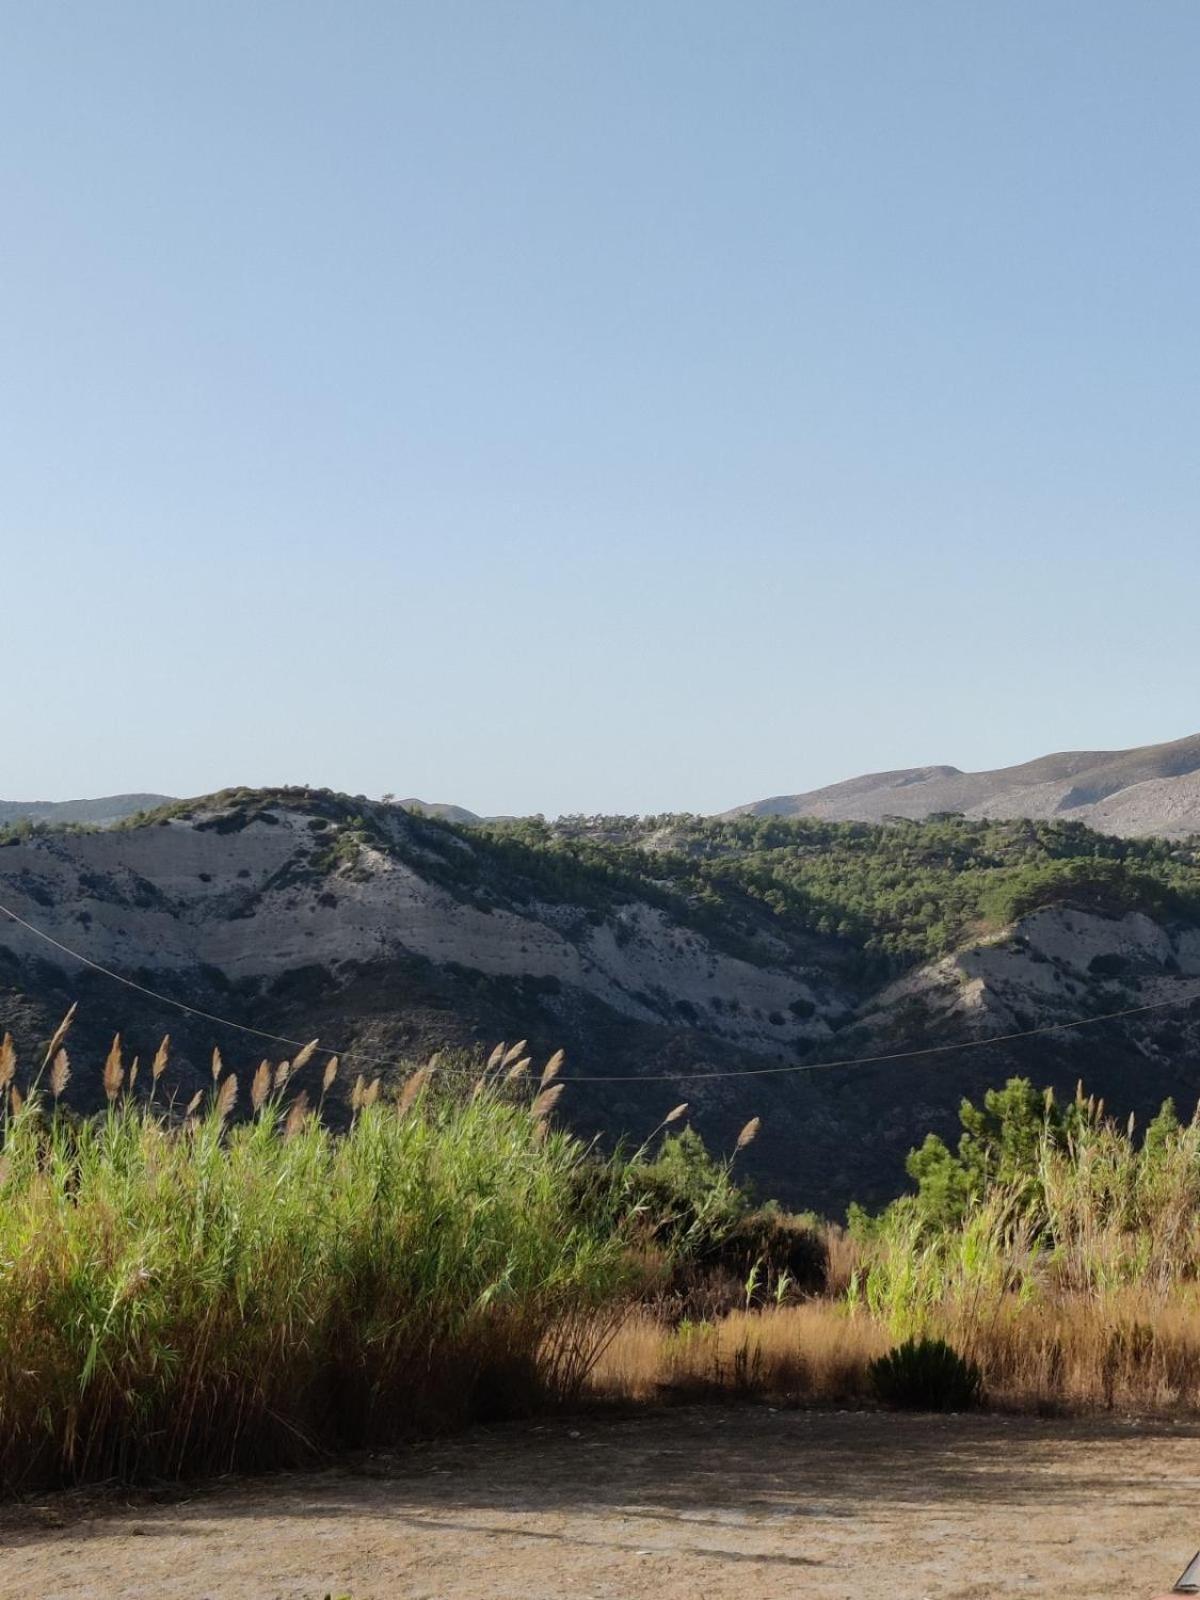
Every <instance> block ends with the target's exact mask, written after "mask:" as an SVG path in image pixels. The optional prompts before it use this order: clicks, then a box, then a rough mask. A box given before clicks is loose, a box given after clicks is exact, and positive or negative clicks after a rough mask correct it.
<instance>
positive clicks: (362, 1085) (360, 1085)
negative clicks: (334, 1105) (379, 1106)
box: [350, 1072, 367, 1111]
mask: <svg viewBox="0 0 1200 1600" xmlns="http://www.w3.org/2000/svg"><path fill="white" fill-rule="evenodd" d="M366 1092H367V1080H366V1079H365V1078H364V1077H363V1075H362V1073H361V1072H360V1073H359V1075H358V1077H357V1078H355V1080H354V1087H353V1089H351V1091H350V1109H351V1111H361V1110H362V1103H363V1095H364V1094H365V1093H366Z"/></svg>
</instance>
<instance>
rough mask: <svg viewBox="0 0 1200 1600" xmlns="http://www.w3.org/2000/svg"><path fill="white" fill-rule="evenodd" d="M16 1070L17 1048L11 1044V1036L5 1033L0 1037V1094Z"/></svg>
mask: <svg viewBox="0 0 1200 1600" xmlns="http://www.w3.org/2000/svg"><path fill="white" fill-rule="evenodd" d="M16 1071H17V1050H16V1046H15V1045H14V1044H13V1036H12V1034H11V1033H6V1034H5V1035H4V1038H3V1039H0V1095H2V1094H3V1093H4V1090H5V1089H7V1088H8V1086H9V1084H10V1083H11V1082H12V1081H13V1078H14V1077H15V1076H16Z"/></svg>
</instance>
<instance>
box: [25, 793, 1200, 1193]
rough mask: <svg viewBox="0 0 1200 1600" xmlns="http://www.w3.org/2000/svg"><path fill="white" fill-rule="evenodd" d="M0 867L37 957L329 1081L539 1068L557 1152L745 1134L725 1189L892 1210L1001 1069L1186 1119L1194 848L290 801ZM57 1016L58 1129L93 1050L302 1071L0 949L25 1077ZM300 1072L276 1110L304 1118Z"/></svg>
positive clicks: (182, 1073) (99, 839) (1011, 834)
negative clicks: (528, 1048)
mask: <svg viewBox="0 0 1200 1600" xmlns="http://www.w3.org/2000/svg"><path fill="white" fill-rule="evenodd" d="M5 837H6V839H7V842H6V843H5V844H4V846H3V848H0V901H3V903H4V904H7V905H10V906H11V907H12V908H13V909H14V910H16V911H17V912H18V913H19V914H20V915H21V916H22V917H25V918H27V919H28V921H29V922H30V923H32V924H33V925H34V926H35V927H38V928H41V929H42V930H44V931H45V932H47V933H49V934H52V935H53V936H54V937H55V938H57V939H59V940H61V941H62V943H64V944H66V945H68V946H70V947H71V948H72V949H75V950H78V951H79V952H80V953H82V954H84V955H86V956H88V957H89V958H90V959H92V960H95V961H98V962H101V963H103V964H104V965H105V966H108V967H111V968H112V969H113V970H114V971H116V972H119V973H121V974H123V975H125V976H127V977H129V978H132V979H135V980H137V981H139V982H141V983H144V984H146V985H148V986H149V987H151V988H153V989H156V990H158V991H160V992H162V993H163V994H165V995H167V996H169V997H171V998H173V999H175V1000H177V1001H179V1002H182V1003H183V1004H185V1005H188V1006H191V1007H195V1008H199V1009H202V1010H205V1011H209V1012H212V1013H214V1014H216V1015H218V1016H220V1017H223V1018H227V1019H230V1020H231V1021H233V1022H240V1023H243V1024H245V1025H247V1026H251V1027H255V1028H260V1029H264V1030H266V1031H267V1032H271V1033H277V1034H281V1035H285V1036H287V1037H288V1038H291V1039H295V1040H306V1039H309V1038H311V1037H313V1036H314V1035H319V1036H320V1037H321V1038H322V1040H323V1041H325V1042H326V1043H327V1044H329V1045H331V1046H334V1047H337V1048H341V1049H343V1050H345V1051H347V1052H348V1054H347V1060H346V1069H347V1072H346V1073H344V1074H343V1078H342V1080H341V1082H342V1083H343V1084H344V1082H345V1081H346V1077H347V1074H348V1075H349V1077H350V1078H351V1079H352V1078H353V1076H354V1075H355V1074H356V1073H357V1071H359V1070H363V1071H365V1072H367V1073H368V1074H373V1073H374V1071H376V1070H378V1068H377V1067H376V1062H377V1061H379V1062H383V1063H393V1062H394V1063H399V1061H400V1059H401V1058H408V1059H412V1058H424V1057H425V1056H426V1055H427V1054H428V1053H429V1051H430V1050H432V1049H439V1048H444V1047H447V1046H451V1047H455V1048H465V1049H468V1050H475V1051H478V1052H483V1051H485V1050H486V1049H487V1048H489V1047H490V1046H491V1045H492V1044H493V1043H494V1042H496V1041H497V1040H499V1039H501V1038H504V1039H508V1040H512V1039H516V1038H528V1039H529V1040H530V1041H531V1044H532V1046H533V1047H534V1048H535V1050H536V1051H537V1052H541V1053H543V1054H549V1052H550V1051H551V1050H552V1049H554V1048H556V1047H557V1046H559V1045H563V1046H565V1047H566V1048H567V1050H568V1052H569V1066H568V1069H567V1072H566V1074H565V1076H566V1078H567V1080H568V1087H567V1091H566V1095H565V1098H564V1100H563V1102H562V1111H563V1112H564V1114H566V1115H568V1116H570V1117H571V1119H572V1120H573V1121H574V1122H575V1123H576V1124H577V1125H578V1126H579V1127H581V1128H582V1129H584V1130H585V1131H588V1132H599V1133H601V1134H603V1135H604V1136H605V1137H606V1138H616V1137H620V1136H630V1137H634V1138H640V1137H642V1136H643V1135H644V1134H645V1133H646V1132H647V1131H648V1130H649V1129H650V1128H651V1127H652V1126H653V1125H654V1124H655V1123H656V1122H657V1121H658V1120H659V1119H660V1118H661V1117H662V1115H663V1114H664V1113H665V1111H666V1110H667V1109H669V1108H670V1106H672V1105H674V1104H676V1103H677V1102H678V1101H680V1100H683V1099H687V1100H688V1101H689V1102H690V1103H691V1106H692V1114H693V1117H694V1120H695V1122H696V1125H697V1126H698V1128H699V1129H700V1131H701V1132H702V1133H703V1134H704V1136H705V1138H706V1139H707V1140H708V1141H709V1142H710V1144H711V1145H713V1146H714V1147H715V1148H718V1149H720V1148H726V1149H727V1148H728V1147H729V1146H730V1144H731V1143H732V1140H733V1138H734V1137H735V1136H736V1132H737V1130H738V1128H740V1126H741V1125H742V1124H743V1123H744V1122H745V1120H746V1119H747V1117H748V1116H749V1115H751V1114H758V1115H761V1116H762V1117H763V1131H762V1134H761V1135H760V1138H759V1140H758V1141H756V1143H755V1145H754V1146H752V1147H751V1151H750V1152H748V1156H747V1159H748V1160H749V1161H750V1162H751V1170H752V1171H753V1173H754V1175H755V1176H756V1178H757V1179H758V1181H759V1184H760V1187H761V1188H762V1189H763V1190H764V1191H766V1192H772V1193H777V1194H779V1195H781V1196H782V1197H784V1198H786V1199H788V1200H789V1201H791V1202H793V1203H796V1204H802V1205H812V1206H815V1207H819V1208H824V1209H838V1208H840V1207H841V1206H843V1205H844V1204H845V1203H846V1202H847V1201H848V1200H849V1199H851V1198H858V1199H861V1200H864V1201H869V1202H872V1203H874V1202H877V1201H879V1200H882V1199H886V1198H887V1197H888V1196H889V1195H890V1194H891V1193H894V1192H895V1190H896V1189H897V1188H898V1187H899V1186H900V1184H901V1183H902V1181H903V1157H904V1154H905V1152H906V1151H907V1150H908V1148H909V1147H910V1146H911V1145H912V1144H913V1143H915V1142H917V1141H918V1140H919V1138H920V1137H921V1136H922V1135H923V1134H924V1132H925V1131H926V1129H928V1128H930V1127H932V1128H935V1129H945V1130H946V1131H947V1132H949V1131H950V1130H951V1129H952V1126H953V1122H954V1118H955V1114H956V1110H957V1105H958V1102H959V1099H960V1098H961V1096H962V1095H964V1094H969V1095H974V1096H977V1095H978V1094H979V1093H980V1092H981V1091H982V1089H983V1088H985V1087H986V1086H988V1085H990V1084H992V1083H995V1082H997V1081H1000V1080H1002V1079H1003V1078H1004V1077H1005V1076H1007V1075H1008V1074H1009V1073H1010V1072H1012V1071H1018V1070H1019V1071H1022V1072H1025V1073H1027V1074H1028V1075H1030V1076H1034V1077H1036V1078H1037V1079H1038V1080H1039V1081H1052V1082H1055V1083H1056V1084H1058V1085H1059V1086H1060V1087H1062V1088H1063V1089H1064V1091H1070V1090H1071V1089H1073V1086H1074V1083H1075V1081H1076V1079H1077V1078H1078V1077H1080V1076H1081V1075H1082V1076H1085V1077H1086V1078H1087V1080H1088V1084H1089V1087H1091V1088H1093V1089H1095V1090H1096V1091H1097V1092H1100V1093H1103V1094H1105V1095H1106V1096H1107V1097H1108V1099H1109V1103H1110V1105H1111V1106H1112V1107H1113V1108H1114V1109H1118V1108H1119V1109H1122V1110H1128V1109H1135V1110H1138V1111H1139V1112H1143V1111H1145V1110H1147V1109H1153V1108H1155V1107H1156V1106H1157V1104H1158V1103H1159V1102H1160V1101H1161V1099H1162V1098H1163V1097H1164V1095H1166V1094H1172V1095H1174V1096H1175V1097H1176V1098H1177V1100H1179V1102H1180V1103H1181V1104H1189V1103H1191V1102H1194V1101H1195V1099H1196V1095H1197V1092H1198V1091H1200V868H1198V866H1197V859H1198V858H1197V852H1196V848H1195V847H1194V845H1192V844H1191V843H1180V844H1167V843H1165V842H1163V841H1158V840H1145V841H1136V840H1120V839H1113V838H1106V837H1103V836H1100V835H1097V834H1094V833H1091V832H1089V830H1087V829H1086V828H1084V827H1082V826H1080V825H1079V824H1075V823H1059V822H1038V823H1030V822H997V823H987V822H969V821H964V820H962V819H944V820H939V821H931V822H928V823H898V824H888V825H883V826H870V825H864V824H833V823H817V822H809V821H794V820H787V819H776V818H764V819H757V818H737V819H726V820H721V819H711V820H706V819H701V818H696V817H676V816H668V817H654V818H645V819H630V818H621V817H609V818H604V817H600V818H568V819H563V820H562V821H561V822H559V823H557V824H547V823H543V822H540V821H521V822H507V823H492V824H483V825H478V824H476V825H473V826H470V827H462V826H455V825H452V824H449V823H446V822H444V821H442V820H439V819H436V818H432V817H427V816H421V815H414V814H412V813H411V812H408V811H406V810H405V809H404V808H403V807H401V806H394V805H375V804H372V803H370V802H367V801H365V800H362V799H350V798H348V797H346V796H339V795H334V794H331V793H329V792H327V791H311V790H275V791H252V790H239V791H228V792H226V793H224V794H222V795H220V796H214V797H208V798H205V799H202V800H198V801H180V802H173V803H172V804H170V805H168V806H165V807H163V808H160V809H159V810H158V811H157V812H155V813H153V814H151V815H150V816H148V817H139V818H137V819H136V820H135V821H134V822H132V823H127V824H126V825H124V826H121V827H118V828H116V829H113V830H107V831H104V832H100V833H83V834H72V833H64V832H54V831H45V832H42V833H40V834H39V833H35V834H33V835H32V836H31V835H29V834H28V832H27V831H20V830H18V831H15V832H11V833H10V834H9V835H7V836H5ZM75 999H77V1000H78V1001H79V1002H80V1013H79V1021H78V1023H77V1025H76V1029H75V1030H74V1032H73V1035H72V1042H71V1052H72V1059H73V1061H74V1064H75V1079H74V1082H73V1084H72V1087H71V1091H70V1092H71V1094H72V1095H74V1096H75V1097H76V1100H77V1103H79V1104H80V1105H81V1106H82V1105H86V1104H95V1103H97V1102H98V1099H99V1093H100V1091H99V1082H98V1064H99V1062H100V1060H102V1058H103V1054H104V1052H105V1050H106V1049H107V1046H108V1043H109V1041H110V1039H111V1036H112V1034H113V1032H115V1031H117V1030H118V1029H119V1030H120V1031H121V1032H122V1034H123V1036H124V1040H125V1044H126V1048H127V1055H132V1054H134V1053H137V1054H138V1055H140V1056H141V1058H142V1060H143V1062H145V1061H146V1060H148V1059H149V1057H150V1056H151V1055H152V1054H153V1051H154V1048H155V1046H156V1044H157V1042H158V1039H159V1037H160V1035H161V1034H162V1033H163V1032H164V1031H168V1030H169V1031H170V1033H171V1034H172V1037H173V1040H174V1050H173V1065H172V1068H171V1073H170V1076H169V1078H168V1080H167V1081H168V1083H169V1084H170V1085H171V1086H172V1089H173V1091H174V1092H175V1093H176V1094H177V1095H178V1096H180V1097H181V1099H182V1100H184V1101H186V1099H187V1098H188V1097H189V1096H190V1094H191V1093H192V1092H193V1090H194V1088H195V1087H197V1086H199V1085H202V1084H207V1082H208V1081H209V1078H208V1061H209V1056H210V1054H211V1051H212V1048H213V1046H214V1044H216V1045H219V1047H220V1049H221V1051H222V1053H223V1055H224V1057H225V1059H226V1061H227V1063H228V1064H229V1065H231V1066H233V1067H234V1068H235V1070H240V1072H241V1073H242V1074H243V1075H244V1074H245V1073H247V1072H248V1071H253V1068H254V1066H255V1065H256V1064H257V1062H258V1060H259V1059H260V1057H261V1056H263V1055H266V1056H269V1057H270V1058H271V1059H273V1060H278V1059H280V1058H281V1057H283V1056H286V1055H288V1054H292V1053H294V1051H293V1050H291V1049H290V1047H288V1046H285V1045H274V1044H270V1043H267V1042H265V1041H259V1040H256V1039H254V1038H252V1037H248V1036H245V1035H241V1034H239V1033H238V1032H237V1031H236V1030H234V1029H232V1028H229V1027H223V1026H220V1025H218V1024H215V1023H211V1022H208V1021H205V1020H202V1019H197V1018H195V1017H188V1016H185V1015H183V1014H182V1013H180V1012H179V1011H177V1010H175V1009H173V1008H172V1007H170V1006H168V1005H164V1004H163V1003H161V1002H159V1001H156V1000H152V999H149V998H147V997H146V996H144V995H140V994H136V993H133V992H131V991H129V990H127V989H124V988H121V987H119V986H118V985H116V984H114V983H113V982H112V980H111V979H108V978H105V977H102V976H100V975H99V974H96V973H94V972H88V971H86V970H81V969H80V968H79V967H78V965H77V964H75V963H73V962H72V961H71V960H70V959H69V958H67V957H65V956H61V955H59V954H56V953H55V952H54V951H53V950H52V949H51V948H50V947H48V946H47V945H45V944H44V943H43V942H41V941H39V940H38V939H36V938H35V937H33V936H32V935H30V934H28V933H26V932H24V931H23V930H21V929H19V928H16V927H14V926H13V925H12V924H11V923H9V922H7V921H0V1025H3V1026H6V1027H9V1028H11V1029H12V1031H13V1033H14V1035H15V1036H16V1037H17V1039H18V1042H19V1044H20V1048H21V1051H22V1056H23V1059H24V1061H25V1062H26V1063H27V1064H29V1063H31V1062H32V1060H33V1057H34V1051H35V1047H36V1045H37V1042H38V1041H39V1040H41V1039H44V1038H45V1037H46V1036H47V1035H48V1033H49V1032H50V1030H51V1028H52V1027H53V1025H54V1023H55V1022H56V1021H57V1020H58V1017H59V1015H60V1014H61V1012H62V1011H63V1010H64V1009H65V1007H66V1005H67V1004H68V1003H69V1002H70V1001H71V1000H75ZM1139 1004H1151V1005H1156V1006H1159V1005H1161V1006H1164V1009H1163V1010H1162V1011H1155V1012H1152V1013H1149V1014H1147V1015H1146V1016H1144V1017H1138V1018H1134V1019H1130V1020H1128V1021H1122V1022H1116V1023H1112V1022H1106V1023H1103V1024H1100V1025H1098V1026H1096V1027H1095V1028H1094V1029H1090V1030H1088V1029H1085V1030H1081V1031H1077V1032H1071V1031H1068V1032H1060V1033H1057V1034H1050V1035H1048V1036H1046V1037H1044V1038H1039V1039H1037V1040H1032V1041H1022V1042H1018V1043H1014V1044H1011V1045H1004V1046H998V1045H989V1046H987V1047H986V1048H983V1049H978V1050H972V1051H969V1052H964V1053H961V1054H958V1053H955V1054H947V1055H944V1056H934V1057H931V1058H927V1059H924V1060H922V1059H918V1060H915V1061H902V1062H896V1063H891V1064H888V1065H879V1066H871V1067H856V1068H842V1069H835V1070H826V1069H825V1068H824V1067H823V1066H821V1065H820V1064H822V1063H825V1062H827V1061H830V1060H834V1061H840V1060H844V1059H846V1058H848V1057H858V1056H862V1055H876V1054H882V1053H891V1052H894V1051H901V1050H905V1049H914V1048H921V1047H925V1046H929V1045H936V1044H941V1043H948V1042H958V1041H968V1040H976V1039H979V1038H982V1037H987V1036H990V1035H993V1034H1004V1033H1010V1032H1014V1031H1021V1030H1023V1029H1025V1028H1028V1027H1046V1026H1052V1025H1053V1024H1055V1023H1061V1022H1063V1021H1068V1020H1074V1019H1077V1018H1080V1017H1086V1016H1089V1015H1096V1014H1099V1013H1104V1012H1109V1011H1116V1010H1122V1009H1126V1008H1128V1007H1130V1006H1135V1005H1139ZM355 1051H357V1052H359V1053H360V1054H359V1056H358V1057H357V1058H356V1057H355V1055H354V1052H355ZM89 1062H92V1063H95V1064H96V1070H94V1071H89V1070H88V1063H89ZM322 1066H323V1062H322V1061H321V1060H320V1059H319V1058H318V1059H317V1060H316V1061H314V1062H312V1063H310V1064H309V1066H307V1067H306V1068H305V1069H304V1073H305V1074H307V1075H308V1077H310V1078H311V1079H312V1083H311V1084H304V1083H302V1084H301V1085H300V1086H307V1087H309V1088H310V1089H311V1090H312V1091H313V1092H314V1093H315V1092H316V1089H317V1087H318V1084H319V1078H320V1073H321V1070H322ZM811 1067H817V1068H818V1070H816V1071H809V1069H810V1068H811ZM400 1070H401V1069H400V1067H399V1065H398V1064H397V1065H396V1066H395V1067H392V1068H387V1067H385V1078H387V1077H389V1076H395V1075H398V1074H399V1071H400ZM694 1074H712V1075H714V1076H702V1077H699V1078H697V1077H695V1076H693V1075H694ZM606 1079H617V1080H620V1081H603V1080H606ZM660 1079H662V1080H665V1081H660ZM336 1114H337V1112H336V1101H335V1115H336Z"/></svg>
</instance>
